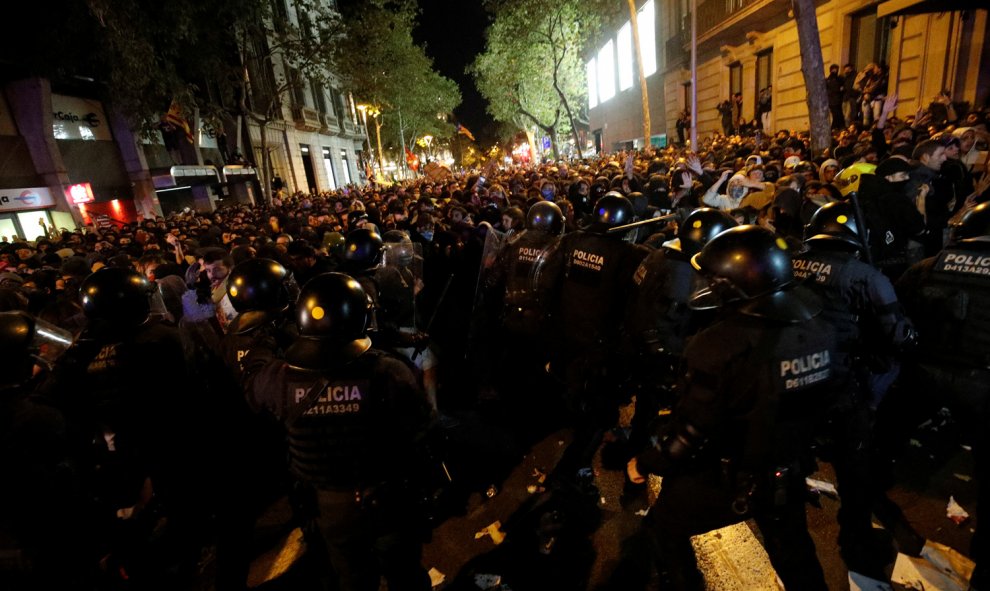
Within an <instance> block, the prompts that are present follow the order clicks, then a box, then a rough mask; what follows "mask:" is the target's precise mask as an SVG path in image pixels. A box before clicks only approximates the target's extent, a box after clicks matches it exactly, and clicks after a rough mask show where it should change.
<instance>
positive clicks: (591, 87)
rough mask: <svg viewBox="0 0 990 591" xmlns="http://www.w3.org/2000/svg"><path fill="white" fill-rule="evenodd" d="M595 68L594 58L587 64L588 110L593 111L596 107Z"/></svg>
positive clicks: (596, 84) (596, 75) (596, 82)
mask: <svg viewBox="0 0 990 591" xmlns="http://www.w3.org/2000/svg"><path fill="white" fill-rule="evenodd" d="M596 67H597V66H595V58H591V61H590V62H588V68H587V73H588V108H589V109H594V108H595V107H597V106H598V70H597V69H596Z"/></svg>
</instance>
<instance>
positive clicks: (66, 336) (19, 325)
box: [0, 310, 72, 388]
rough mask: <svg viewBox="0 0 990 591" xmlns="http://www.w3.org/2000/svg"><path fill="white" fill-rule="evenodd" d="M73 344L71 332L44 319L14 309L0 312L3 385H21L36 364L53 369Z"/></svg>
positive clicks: (0, 351) (1, 376)
mask: <svg viewBox="0 0 990 591" xmlns="http://www.w3.org/2000/svg"><path fill="white" fill-rule="evenodd" d="M70 345H72V333H70V332H69V331H67V330H64V329H61V328H58V327H56V326H54V325H52V324H49V323H48V322H45V321H44V320H40V319H38V318H35V317H33V316H31V315H30V314H28V313H27V312H21V311H20V310H15V311H12V312H0V359H3V360H4V367H5V371H3V372H0V388H8V387H12V386H18V385H21V384H23V383H25V382H27V381H28V380H29V379H31V376H32V374H33V373H34V365H35V364H38V365H41V366H44V367H45V368H46V369H51V368H52V366H53V365H54V364H55V360H56V359H58V357H59V356H60V355H61V354H62V353H64V352H65V350H66V349H68V348H69V346H70Z"/></svg>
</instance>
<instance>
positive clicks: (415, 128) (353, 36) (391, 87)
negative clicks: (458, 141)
mask: <svg viewBox="0 0 990 591" xmlns="http://www.w3.org/2000/svg"><path fill="white" fill-rule="evenodd" d="M418 15H419V10H418V8H417V7H416V6H415V4H414V3H413V2H411V1H410V0H368V1H366V2H361V3H357V6H355V7H354V8H353V9H352V10H349V11H347V12H345V13H344V15H343V16H344V34H343V37H342V38H341V39H340V41H339V42H338V43H337V44H335V46H334V64H335V70H336V71H337V73H338V75H339V76H340V78H341V82H342V84H343V86H344V88H346V89H347V90H349V91H350V92H351V93H352V95H353V96H354V98H355V100H356V101H357V102H359V103H368V104H371V105H374V106H375V107H377V109H378V110H379V111H380V112H381V115H379V117H378V120H377V124H379V125H381V132H382V142H383V143H384V144H386V145H391V146H398V145H399V144H400V134H401V136H402V137H404V139H405V142H406V144H407V146H411V145H412V142H413V141H414V139H415V138H416V137H421V136H423V135H433V136H437V137H442V136H449V135H451V133H452V132H453V131H454V129H453V126H452V125H451V124H450V123H448V122H447V117H448V115H449V114H450V113H451V112H452V111H453V110H454V107H456V106H457V105H458V104H459V103H460V102H461V94H460V90H459V89H458V88H457V84H456V83H455V82H454V81H452V80H450V79H449V78H445V77H444V76H441V75H440V74H439V73H437V72H436V71H435V70H434V69H433V61H432V60H431V59H430V58H429V57H428V56H427V55H426V52H425V50H424V48H423V47H421V46H418V45H416V43H415V42H414V41H413V36H412V31H413V28H414V27H415V26H416V18H417V17H418ZM368 124H369V126H371V125H372V122H371V121H369V122H368Z"/></svg>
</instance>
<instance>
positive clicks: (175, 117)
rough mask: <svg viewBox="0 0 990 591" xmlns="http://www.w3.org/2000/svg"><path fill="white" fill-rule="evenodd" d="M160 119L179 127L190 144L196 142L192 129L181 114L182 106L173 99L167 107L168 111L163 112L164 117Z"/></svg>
mask: <svg viewBox="0 0 990 591" xmlns="http://www.w3.org/2000/svg"><path fill="white" fill-rule="evenodd" d="M162 120H163V121H164V122H165V123H167V124H169V125H172V126H174V127H177V128H179V129H181V130H182V131H183V132H184V133H185V134H186V140H188V141H189V143H190V144H195V143H196V140H195V138H194V137H193V133H192V129H191V128H190V127H189V122H188V121H186V118H185V117H184V116H183V115H182V107H181V106H180V105H179V103H178V102H176V101H175V100H173V101H172V104H171V105H169V107H168V113H165V117H163V118H162Z"/></svg>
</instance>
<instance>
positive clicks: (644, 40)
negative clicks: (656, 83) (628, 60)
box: [636, 0, 657, 76]
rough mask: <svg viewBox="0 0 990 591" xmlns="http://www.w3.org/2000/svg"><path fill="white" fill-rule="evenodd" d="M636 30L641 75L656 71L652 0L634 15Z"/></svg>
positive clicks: (654, 20)
mask: <svg viewBox="0 0 990 591" xmlns="http://www.w3.org/2000/svg"><path fill="white" fill-rule="evenodd" d="M636 28H637V29H639V52H640V54H642V56H643V75H644V76H649V75H650V74H653V73H655V72H656V71H657V36H656V15H655V13H654V12H653V0H647V2H646V3H645V4H643V7H642V8H640V9H639V13H638V14H637V15H636Z"/></svg>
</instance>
